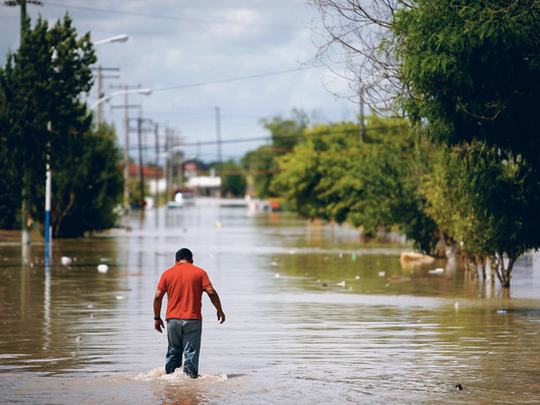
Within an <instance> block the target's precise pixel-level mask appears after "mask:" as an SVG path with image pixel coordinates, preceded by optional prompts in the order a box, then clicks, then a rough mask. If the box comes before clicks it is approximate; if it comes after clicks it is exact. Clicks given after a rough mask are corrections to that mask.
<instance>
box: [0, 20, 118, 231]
mask: <svg viewBox="0 0 540 405" xmlns="http://www.w3.org/2000/svg"><path fill="white" fill-rule="evenodd" d="M95 61H96V58H95V56H94V50H93V46H92V42H91V41H90V34H89V33H87V34H86V35H83V36H81V37H80V38H77V33H76V30H75V28H74V27H73V26H72V22H71V19H70V18H69V17H68V16H67V15H66V17H65V18H64V19H63V20H62V21H58V22H57V23H56V24H55V25H54V26H52V27H49V24H48V22H47V21H46V20H44V19H39V20H37V22H36V24H35V26H34V27H33V28H32V27H31V26H30V21H29V20H27V21H26V24H25V25H24V27H23V30H22V35H21V45H20V47H19V49H18V51H17V52H16V53H10V54H9V55H8V57H7V63H6V65H5V66H3V67H0V174H1V175H0V194H1V195H2V198H1V199H0V228H2V229H20V228H21V227H22V228H25V227H26V226H27V225H28V224H31V223H36V224H38V225H41V228H42V230H43V222H44V212H45V207H44V200H45V196H44V193H45V187H44V185H45V170H46V165H47V163H50V165H51V169H52V173H53V176H52V184H53V186H52V190H53V197H52V201H53V205H52V207H51V226H52V229H53V233H54V235H55V236H57V237H76V236H80V235H82V234H83V233H84V232H85V231H93V230H101V229H107V228H110V227H111V226H113V225H114V224H115V222H116V214H115V212H114V208H115V207H116V205H117V204H118V203H119V202H120V201H121V200H120V198H121V192H122V187H123V178H122V175H121V173H120V171H119V153H118V148H117V145H116V138H115V134H114V129H113V128H111V127H108V126H106V125H104V126H102V127H101V128H95V129H94V130H93V128H92V116H91V114H90V113H89V112H88V109H87V106H86V104H85V103H84V102H83V101H82V95H83V94H84V93H86V92H88V91H89V90H90V88H91V86H92V72H91V69H90V65H91V64H93V63H95Z"/></svg>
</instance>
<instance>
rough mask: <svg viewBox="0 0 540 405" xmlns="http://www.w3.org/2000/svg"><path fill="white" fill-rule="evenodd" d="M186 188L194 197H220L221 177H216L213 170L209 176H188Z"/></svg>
mask: <svg viewBox="0 0 540 405" xmlns="http://www.w3.org/2000/svg"><path fill="white" fill-rule="evenodd" d="M186 187H187V188H189V189H192V190H193V191H194V192H195V196H196V197H221V177H219V176H216V172H215V170H214V169H212V170H211V171H210V176H190V177H188V181H187V184H186Z"/></svg>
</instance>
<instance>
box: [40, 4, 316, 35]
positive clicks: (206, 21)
mask: <svg viewBox="0 0 540 405" xmlns="http://www.w3.org/2000/svg"><path fill="white" fill-rule="evenodd" d="M44 5H45V6H53V7H65V8H68V9H74V10H83V11H93V12H98V13H107V14H119V15H124V16H134V17H145V18H157V19H161V20H173V21H186V22H191V23H203V24H223V25H240V26H246V27H255V28H263V27H268V28H288V29H305V28H306V27H304V26H299V25H286V24H269V23H248V22H238V21H223V20H212V19H207V18H188V17H179V16H172V15H163V14H149V13H136V12H130V11H121V10H113V9H105V8H97V7H84V6H73V5H71V4H63V3H54V2H47V3H46V4H44Z"/></svg>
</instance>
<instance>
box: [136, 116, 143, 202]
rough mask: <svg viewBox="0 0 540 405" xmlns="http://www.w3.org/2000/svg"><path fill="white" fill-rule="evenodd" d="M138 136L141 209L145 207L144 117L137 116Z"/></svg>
mask: <svg viewBox="0 0 540 405" xmlns="http://www.w3.org/2000/svg"><path fill="white" fill-rule="evenodd" d="M137 136H138V139H139V182H140V187H141V197H140V198H141V202H140V205H141V209H144V173H143V159H142V118H141V117H139V118H137Z"/></svg>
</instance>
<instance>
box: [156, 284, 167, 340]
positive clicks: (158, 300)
mask: <svg viewBox="0 0 540 405" xmlns="http://www.w3.org/2000/svg"><path fill="white" fill-rule="evenodd" d="M164 296H165V291H163V290H160V289H158V290H157V291H156V296H155V297H154V329H155V330H157V331H158V332H159V333H162V332H161V328H164V327H165V325H164V324H163V321H162V320H161V302H162V301H163V297H164Z"/></svg>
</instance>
